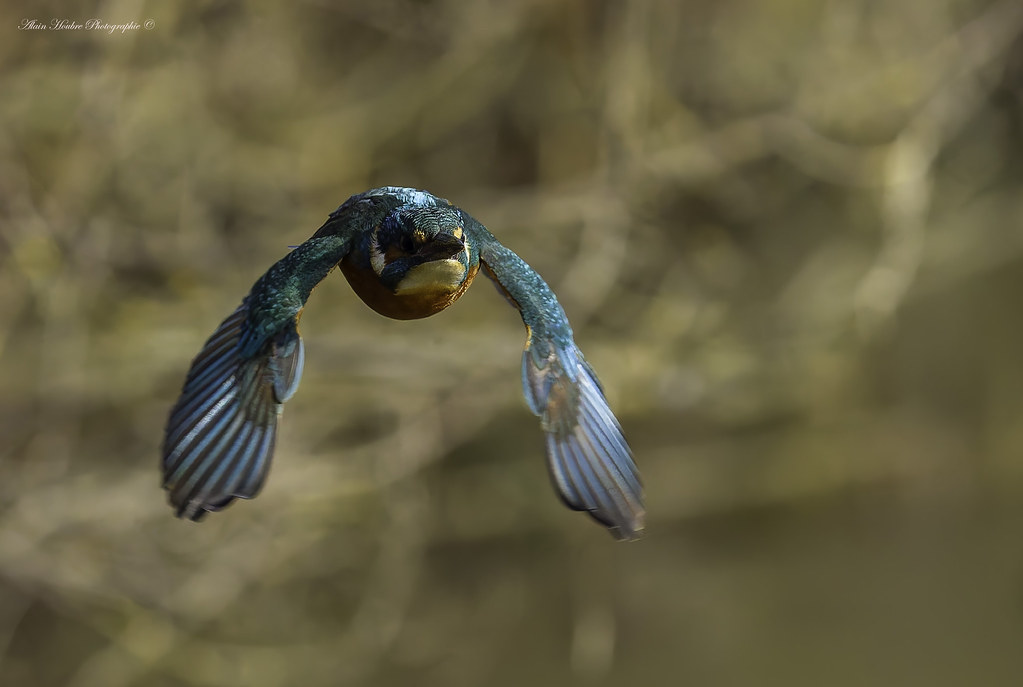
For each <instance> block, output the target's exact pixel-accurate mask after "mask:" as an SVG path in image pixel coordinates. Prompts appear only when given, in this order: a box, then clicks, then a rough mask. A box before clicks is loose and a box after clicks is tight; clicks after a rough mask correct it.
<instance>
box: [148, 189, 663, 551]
mask: <svg viewBox="0 0 1023 687" xmlns="http://www.w3.org/2000/svg"><path fill="white" fill-rule="evenodd" d="M335 266H338V267H340V268H341V272H342V274H344V275H345V277H346V278H347V280H348V283H349V284H350V285H351V287H352V289H353V290H354V291H355V293H356V294H358V296H359V297H360V298H361V299H362V300H363V301H364V302H365V303H366V304H367V305H368V306H369V307H371V308H372V309H373V310H375V311H377V312H378V313H380V314H381V315H384V316H386V317H391V318H395V319H399V320H411V319H417V318H422V317H428V316H429V315H433V314H434V313H437V312H440V311H441V310H443V309H444V308H446V307H448V306H449V305H451V304H452V303H454V302H455V301H456V300H458V298H459V297H460V296H461V295H462V294H463V293H464V292H465V290H466V289H467V288H469V285H470V284H471V283H472V281H473V279H474V278H475V277H476V273H477V272H478V271H479V269H480V267H481V266H482V267H483V270H484V272H485V273H486V275H487V276H488V277H490V279H491V280H493V281H494V283H495V284H496V285H497V287H498V289H499V290H500V291H501V292H502V293H503V294H504V295H505V297H506V298H507V299H508V301H509V302H510V303H511V304H512V305H513V306H515V308H517V309H518V311H519V313H520V314H521V316H522V321H523V323H525V325H526V345H525V350H524V351H523V354H522V387H523V390H524V392H525V396H526V403H527V404H528V406H529V409H530V410H531V411H532V412H533V413H534V414H535V415H537V416H539V418H540V425H541V428H542V429H543V432H544V436H545V438H546V448H547V466H548V468H549V471H550V475H551V478H552V481H553V483H554V486H555V487H556V489H557V491H558V493H559V495H560V496H561V498H562V500H563V501H564V502H565V504H567V505H568V506H569V507H570V508H572V509H574V510H580V511H586V512H587V513H589V514H590V516H592V517H593V518H594V519H595V520H597V521H598V522H600V523H602V524H603V525H605V526H606V527H607V528H608V529H609V530H610V532H611V533H612V534H613V535H614V536H615V537H616V538H618V539H635V538H637V537H638V536H639V534H640V533H641V532H642V530H643V525H644V517H645V510H644V506H643V490H642V486H641V484H640V479H639V472H638V471H637V469H636V465H635V463H634V462H633V460H632V452H631V451H630V449H629V446H628V444H627V443H626V441H625V437H624V436H623V434H622V429H621V426H620V425H619V424H618V420H617V419H616V418H615V416H614V414H613V413H612V412H611V409H610V408H609V407H608V404H607V400H606V399H605V398H604V393H603V390H602V388H601V386H600V382H599V381H598V380H597V376H596V374H595V373H594V371H593V368H591V367H590V365H589V363H587V362H586V360H585V358H583V354H582V352H581V351H580V350H579V349H578V348H577V347H576V345H575V341H574V340H573V338H572V329H571V327H570V326H569V324H568V319H567V318H566V317H565V311H564V310H562V308H561V305H560V304H559V303H558V301H557V298H555V296H554V292H553V291H551V289H550V287H549V286H547V283H546V282H544V280H543V279H542V278H541V277H540V275H539V274H537V273H536V272H535V271H534V270H533V269H532V268H531V267H530V266H529V265H527V264H526V263H525V262H523V260H522V259H521V258H519V256H517V255H516V254H515V253H513V252H512V251H510V250H508V249H507V248H505V247H504V246H503V245H501V244H500V243H499V242H498V240H497V239H496V238H494V235H493V234H491V233H490V232H489V231H487V229H486V227H484V226H483V225H482V224H480V223H479V222H478V221H476V220H475V219H473V218H472V217H471V216H469V214H468V213H466V212H465V211H464V210H461V209H459V208H457V207H454V206H453V205H451V203H449V202H448V201H446V200H444V199H442V198H438V197H436V196H434V195H432V194H430V193H427V192H425V191H418V190H415V189H411V188H402V187H396V186H385V187H383V188H377V189H373V190H370V191H366V192H365V193H360V194H358V195H354V196H352V197H351V198H349V199H348V200H347V201H345V203H344V204H343V205H341V207H339V208H338V209H337V210H335V211H334V212H332V213H331V214H330V216H329V217H328V218H327V221H326V222H325V223H324V224H323V226H321V227H320V228H319V229H318V230H317V231H316V233H315V234H313V235H312V237H311V238H310V239H309V240H308V241H306V242H305V243H303V244H302V245H300V246H298V247H296V248H295V249H294V250H292V251H291V252H290V253H288V254H287V255H286V256H284V258H282V259H281V260H279V261H278V262H277V263H276V264H275V265H273V266H272V267H271V268H270V269H269V270H267V272H266V274H264V275H263V276H262V277H260V278H259V279H258V280H257V281H256V283H255V284H254V285H253V286H252V290H251V291H249V295H248V296H246V297H245V299H244V300H243V301H242V303H241V305H240V306H238V308H237V309H236V310H235V311H234V312H233V313H231V315H229V316H228V317H227V319H225V320H224V321H223V322H222V323H221V324H220V326H219V327H218V328H217V330H216V331H215V332H214V333H213V335H212V336H210V338H209V339H208V340H207V341H206V344H205V345H204V346H203V348H202V350H201V351H199V354H198V355H197V356H196V357H195V360H193V361H192V367H191V369H189V371H188V376H187V377H186V379H185V384H184V387H183V389H182V391H181V397H180V398H179V399H178V401H177V403H176V404H175V405H174V408H173V409H172V410H171V412H170V417H169V419H168V421H167V429H166V434H165V436H164V442H163V475H164V478H163V486H164V488H165V489H166V490H167V491H168V494H169V500H170V503H171V505H172V506H174V508H175V509H176V511H177V515H178V517H182V518H188V519H190V520H200V519H202V518H203V517H204V516H205V515H206V514H207V513H208V512H211V511H218V510H220V509H222V508H224V507H225V506H227V505H228V504H229V503H231V502H232V501H233V500H234V499H236V498H242V499H248V498H252V497H254V496H256V494H257V493H258V492H259V490H260V488H261V487H262V486H263V483H264V481H265V480H266V476H267V473H268V471H269V468H270V459H271V457H272V456H273V451H274V443H275V440H276V437H277V421H278V418H279V417H280V415H281V411H282V409H283V407H284V403H285V402H287V400H288V399H289V398H291V396H292V394H294V393H295V390H296V389H297V388H298V383H299V380H300V378H301V376H302V367H303V363H304V362H305V353H304V349H303V344H302V338H301V336H299V333H298V319H299V317H300V316H301V314H302V309H303V308H304V307H305V303H306V299H307V298H308V297H309V293H310V292H311V291H312V290H313V288H314V287H315V286H316V285H317V284H319V283H320V281H322V280H323V279H324V278H325V277H326V276H327V274H329V273H330V271H331V270H333V269H334V267H335Z"/></svg>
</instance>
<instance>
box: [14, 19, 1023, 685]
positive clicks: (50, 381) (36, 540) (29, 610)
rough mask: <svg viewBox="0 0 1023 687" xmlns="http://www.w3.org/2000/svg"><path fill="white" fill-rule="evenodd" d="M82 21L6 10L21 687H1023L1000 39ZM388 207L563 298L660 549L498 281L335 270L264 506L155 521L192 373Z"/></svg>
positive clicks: (982, 23) (701, 26) (1019, 40)
mask: <svg viewBox="0 0 1023 687" xmlns="http://www.w3.org/2000/svg"><path fill="white" fill-rule="evenodd" d="M64 5H66V3H48V4H47V3H42V4H35V3H33V4H31V5H29V4H28V3H23V4H22V5H21V6H18V3H8V4H6V5H4V6H3V8H2V9H0V654H2V661H0V684H3V685H17V686H28V687H34V686H36V685H39V686H47V685H71V686H73V687H92V686H95V687H118V686H128V685H139V686H142V685H145V686H146V687H162V686H165V685H166V686H169V685H210V686H217V685H246V686H252V687H263V686H267V687H272V686H284V685H304V686H305V685H309V686H317V685H343V684H367V685H428V686H432V685H436V686H444V687H459V686H462V685H465V686H475V685H495V686H499V687H500V686H506V685H507V686H519V685H536V686H540V685H573V684H579V685H583V684H585V685H641V684H646V685H699V686H703V685H754V686H759V685H784V686H792V685H807V686H813V687H817V686H826V687H845V686H850V687H851V686H860V685H871V686H874V685H898V686H904V685H927V686H944V685H949V686H952V685H985V686H995V685H1017V684H1020V679H1021V675H1023V652H1021V650H1020V647H1021V646H1023V550H1021V548H1023V547H1021V536H1020V535H1021V532H1023V499H1021V497H1023V464H1021V460H1020V452H1021V448H1023V423H1021V416H1023V365H1021V357H1023V323H1021V307H1020V305H1021V294H1023V227H1021V224H1023V194H1021V192H1020V188H1021V182H1023V164H1021V151H1023V86H1021V84H1023V5H1021V4H1020V3H1019V2H1018V0H1007V1H1001V2H987V1H981V0H901V1H899V2H889V3H883V2H870V1H867V0H860V1H858V0H831V1H827V2H821V1H820V0H770V1H762V0H718V1H715V2H710V1H708V0H700V1H696V0H690V1H682V2H679V1H677V0H638V1H630V2H623V1H610V0H609V1H608V2H604V3H599V2H584V1H582V0H559V1H550V0H531V1H530V0H509V1H498V0H492V1H488V2H455V1H454V0H451V1H448V2H443V1H437V2H413V1H404V2H402V1H379V2H362V3H329V2H325V1H323V2H299V3H294V4H291V5H285V4H283V3H282V4H280V5H278V4H275V3H271V2H248V3H246V2H192V3H179V4H176V5H175V4H172V3H158V2H133V1H130V0H126V1H123V2H109V3H102V4H100V5H98V6H93V7H83V8H79V9H69V8H68V7H66V6H64ZM94 17H95V18H99V19H101V20H103V21H105V22H110V23H124V22H128V21H136V22H138V23H140V24H141V23H143V22H144V21H146V20H147V19H151V20H152V21H153V22H154V26H153V28H152V29H151V30H147V29H145V28H139V29H137V30H130V31H127V32H125V33H123V34H122V33H114V34H112V35H111V34H107V33H104V32H100V31H88V30H71V31H52V30H51V31H23V30H19V28H18V27H19V25H20V24H21V22H22V21H23V20H25V19H36V20H38V21H40V22H42V23H48V22H49V21H50V20H51V19H59V18H64V19H72V20H77V21H83V22H84V21H85V20H87V19H90V18H94ZM383 184H395V185H406V186H416V187H420V188H425V189H427V190H430V191H432V192H433V193H436V194H438V195H441V196H444V197H447V198H449V199H451V200H452V201H453V202H455V203H456V204H458V205H460V206H462V207H464V208H465V209H466V210H468V211H469V212H470V213H472V214H473V215H474V216H476V217H477V218H479V219H480V220H481V221H483V222H484V223H485V224H487V225H488V227H489V228H490V229H491V230H492V231H493V232H494V233H495V234H496V235H497V236H498V237H499V238H500V239H501V240H502V241H503V242H505V243H506V244H507V245H508V246H509V247H511V248H512V249H513V250H515V251H517V252H518V253H519V254H520V255H522V257H523V258H524V259H526V260H527V261H528V262H529V263H530V264H531V265H533V266H534V267H535V268H537V269H538V270H539V271H540V272H541V274H543V275H544V277H545V278H546V279H547V280H548V281H549V282H550V283H551V285H552V286H553V287H554V289H555V291H556V292H557V293H558V295H559V297H560V298H561V302H562V304H563V305H564V307H565V310H566V311H567V312H568V314H569V317H570V318H571V320H572V323H573V325H574V327H575V329H576V335H577V340H578V342H579V344H580V346H581V348H582V349H583V350H584V351H585V352H586V355H587V356H588V358H589V359H590V361H591V362H592V363H593V365H594V367H595V368H596V369H597V371H598V373H599V374H600V377H601V379H602V381H603V382H604V385H605V386H606V389H607V395H608V397H609V399H610V402H611V405H612V407H613V408H614V409H615V410H616V412H617V413H618V415H619V417H620V419H621V421H622V424H623V426H624V428H625V432H626V434H627V436H628V437H629V439H630V441H631V443H632V446H633V448H634V450H635V454H636V460H637V462H638V463H639V465H640V467H641V469H642V471H643V474H644V477H645V482H646V487H647V501H648V510H649V523H648V532H647V536H646V537H645V538H644V539H643V540H642V541H640V542H638V543H635V544H616V543H615V542H614V541H613V540H612V539H611V537H609V536H608V535H607V534H606V533H605V532H603V531H602V529H601V528H600V527H598V526H596V525H595V524H593V523H592V522H589V521H588V519H587V518H586V517H585V516H583V515H580V514H575V513H571V512H569V511H567V510H565V509H564V508H563V507H562V506H561V505H560V504H559V503H558V501H557V499H556V497H555V495H554V492H553V490H552V489H551V487H550V485H549V483H548V478H547V475H546V472H545V469H544V461H543V442H542V436H541V433H540V431H539V429H538V426H537V424H538V423H537V421H536V419H535V418H533V417H532V416H531V415H530V414H529V413H528V411H527V410H526V408H525V404H524V402H523V400H522V398H521V392H520V388H519V380H518V369H519V353H520V350H521V344H522V341H523V331H522V327H521V324H520V322H519V321H518V319H517V315H516V313H515V312H514V311H513V310H512V309H511V308H509V307H507V305H506V304H505V303H504V301H503V299H502V298H501V297H500V296H499V294H497V293H496V292H495V291H494V290H493V289H492V288H490V286H489V285H488V284H487V283H485V282H481V283H480V285H478V286H477V287H476V288H474V289H472V290H470V291H469V292H468V293H467V294H466V296H465V297H464V298H463V299H462V301H461V302H459V303H458V304H457V305H456V306H455V307H453V308H451V309H450V310H449V311H447V312H444V313H442V314H440V315H438V316H436V317H434V318H431V319H428V320H423V321H418V322H395V321H390V320H386V319H384V318H381V317H379V316H377V315H376V314H375V313H373V312H371V311H370V310H369V309H368V308H366V307H365V306H364V305H363V304H362V303H361V302H359V301H358V299H357V298H356V297H355V296H354V295H353V294H352V293H351V291H350V289H349V288H348V287H347V285H346V284H345V283H344V280H343V279H342V278H341V277H340V276H337V275H332V277H331V278H330V279H328V280H327V282H326V283H325V284H324V285H323V286H321V287H320V289H319V290H318V291H317V292H316V293H315V294H314V295H313V297H312V299H311V307H310V308H309V309H308V312H307V314H306V316H305V317H304V318H303V321H302V325H303V331H304V334H305V337H306V342H307V365H306V374H305V378H304V379H303V382H302V387H301V389H300V391H299V393H298V394H297V395H296V396H295V398H294V400H292V401H291V402H290V403H289V404H288V408H287V412H286V415H285V420H284V426H283V431H282V435H281V437H280V441H279V446H278V451H277V460H276V463H275V467H274V471H273V474H272V476H271V479H270V481H269V483H268V485H267V487H266V489H265V490H264V492H263V494H262V495H261V496H260V498H259V499H258V500H257V501H255V502H251V503H241V504H237V505H235V506H233V507H232V508H230V509H229V510H228V511H226V512H224V513H222V514H219V515H215V516H213V517H211V518H209V519H208V521H207V522H205V523H203V524H202V525H198V526H197V525H193V524H191V523H186V522H180V521H177V520H175V519H174V518H173V516H172V513H171V511H170V509H169V508H168V507H167V506H166V504H165V501H164V495H163V493H162V492H161V491H160V488H159V475H158V468H157V463H158V452H159V444H160V441H161V438H162V431H163V423H164V420H165V417H166V413H167V411H168V409H169V407H170V406H171V404H172V403H173V401H174V399H175V397H176V395H177V392H178V390H179V388H180V384H181V382H182V379H183V376H184V373H185V371H186V369H187V366H188V363H189V360H190V359H191V356H192V355H194V354H195V352H196V351H197V350H198V348H199V346H200V345H201V343H202V341H203V340H204V339H205V337H206V336H207V335H208V334H209V333H210V332H211V331H212V330H213V329H214V327H215V326H216V324H217V323H218V322H219V321H220V319H221V318H222V317H224V316H225V315H226V314H227V313H229V312H230V311H231V310H232V309H233V308H234V307H235V306H236V304H237V303H238V301H239V300H240V298H241V297H242V296H243V295H244V294H245V293H246V291H247V290H248V288H249V286H250V284H251V283H252V282H253V280H254V279H255V278H256V277H258V276H259V275H260V274H261V273H262V272H263V271H264V270H265V269H266V268H267V267H268V266H269V265H270V264H272V262H273V261H274V260H276V259H278V258H279V257H280V256H282V255H283V254H284V253H285V252H286V251H287V247H288V246H289V245H294V244H297V243H300V242H301V241H303V240H304V239H305V238H306V237H307V236H309V235H310V234H311V233H312V232H313V231H314V230H315V229H316V227H317V226H319V224H320V222H321V221H322V220H323V218H324V217H325V216H326V214H327V213H328V212H329V211H331V210H332V209H334V208H335V207H336V206H337V205H338V204H340V203H341V202H342V201H343V200H344V199H345V198H347V197H348V196H349V195H351V194H353V193H356V192H360V191H363V190H365V189H367V188H370V187H373V186H378V185H383Z"/></svg>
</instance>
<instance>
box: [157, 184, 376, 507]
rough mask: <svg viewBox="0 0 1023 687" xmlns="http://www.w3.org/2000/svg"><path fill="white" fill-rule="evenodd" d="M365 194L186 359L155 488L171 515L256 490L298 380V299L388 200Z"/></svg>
mask: <svg viewBox="0 0 1023 687" xmlns="http://www.w3.org/2000/svg"><path fill="white" fill-rule="evenodd" d="M371 194H372V192H369V193H367V194H362V195H360V196H353V197H352V198H351V199H349V200H348V201H347V202H346V203H345V204H344V205H342V206H341V207H340V208H338V209H337V210H336V211H335V212H334V213H333V214H331V216H330V218H329V219H328V220H327V222H326V223H325V224H324V225H323V226H322V227H321V228H320V229H319V230H318V231H317V232H316V234H314V235H313V237H312V238H310V239H309V240H308V241H306V242H305V243H303V244H302V245H301V246H299V247H298V248H296V249H295V250H293V251H292V252H291V253H289V254H288V255H286V256H285V257H284V258H283V259H282V260H280V261H278V262H277V263H276V264H275V265H274V266H273V267H271V268H270V269H269V270H268V271H267V272H266V274H264V275H263V276H262V277H260V278H259V280H258V281H257V282H256V283H255V285H253V287H252V290H251V291H250V292H249V295H248V296H247V297H246V298H245V300H244V301H243V302H242V304H241V306H240V307H239V308H238V309H237V310H235V311H234V313H232V314H231V316H230V317H228V318H227V319H226V320H224V321H223V323H221V325H220V327H219V328H218V329H217V330H216V331H215V332H214V333H213V336H211V337H210V338H209V340H207V341H206V344H205V346H203V348H202V350H201V351H200V352H199V355H198V356H196V358H195V360H194V361H192V367H191V369H190V370H189V372H188V377H187V378H186V380H185V385H184V388H183V389H182V391H181V397H180V398H179V399H178V402H177V404H176V405H175V406H174V408H173V409H172V410H171V413H170V418H169V419H168V421H167V429H166V433H165V436H164V443H163V474H164V479H163V486H164V488H165V489H167V491H168V493H169V498H170V502H171V505H173V506H174V507H175V509H176V510H177V514H178V517H184V518H189V519H191V520H200V519H202V518H203V517H204V516H205V515H206V513H207V512H209V511H217V510H220V509H221V508H223V507H224V506H226V505H227V504H229V503H230V502H231V501H233V500H234V499H236V498H243V499H248V498H252V497H253V496H255V495H256V494H257V493H258V492H259V490H260V488H261V487H262V486H263V482H264V481H265V480H266V475H267V472H268V470H269V467H270V459H271V457H272V456H273V450H274V442H275V440H276V437H277V419H278V418H279V417H280V415H281V410H282V408H283V405H284V402H285V401H287V400H288V399H289V398H291V396H292V394H294V393H295V389H296V388H297V387H298V383H299V380H300V379H301V377H302V366H303V361H304V357H305V355H304V350H303V345H302V338H301V337H300V336H299V333H298V318H299V315H300V313H301V311H302V308H303V307H305V302H306V299H307V298H308V297H309V293H310V292H311V291H312V289H313V288H314V287H315V286H316V285H317V284H318V283H319V282H320V281H322V280H323V278H324V277H326V276H327V274H328V273H329V272H330V270H331V269H333V267H334V266H335V265H337V263H338V262H339V261H340V260H341V259H342V258H343V257H344V256H345V255H346V254H347V253H348V251H349V249H350V246H351V243H352V241H353V239H354V237H355V236H356V235H357V234H358V233H359V232H360V231H363V230H365V229H369V228H372V226H373V225H374V223H375V222H378V221H379V219H380V218H382V217H383V216H384V214H386V212H388V211H389V210H390V208H391V207H392V206H393V205H395V204H396V200H395V199H394V198H393V196H392V195H383V194H377V195H375V196H373V195H371Z"/></svg>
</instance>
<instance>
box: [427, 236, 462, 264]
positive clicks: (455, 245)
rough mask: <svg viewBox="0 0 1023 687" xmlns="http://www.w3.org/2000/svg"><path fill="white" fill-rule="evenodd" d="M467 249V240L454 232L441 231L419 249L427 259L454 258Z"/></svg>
mask: <svg viewBox="0 0 1023 687" xmlns="http://www.w3.org/2000/svg"><path fill="white" fill-rule="evenodd" d="M464 250H465V240H464V239H460V238H458V237H456V236H453V235H452V234H448V233H446V232H441V233H439V234H437V235H436V236H435V237H434V238H433V239H432V240H430V241H429V242H427V243H425V244H424V245H423V247H422V248H420V249H419V254H420V255H422V256H423V257H424V258H426V259H427V260H444V259H445V258H453V257H455V256H456V255H458V254H459V253H461V252H462V251H464Z"/></svg>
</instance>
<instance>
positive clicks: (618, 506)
mask: <svg viewBox="0 0 1023 687" xmlns="http://www.w3.org/2000/svg"><path fill="white" fill-rule="evenodd" d="M466 220H467V221H466V231H467V233H471V235H472V236H473V238H474V239H475V240H476V241H477V242H478V243H479V245H480V259H481V261H482V262H483V265H484V267H485V269H486V273H487V276H489V277H490V278H491V279H492V280H493V281H494V282H495V283H496V284H497V285H498V287H499V289H500V290H501V291H502V292H503V293H504V295H505V296H506V297H507V298H508V300H509V302H511V303H512V305H514V306H515V307H516V308H517V309H518V310H519V312H520V314H521V315H522V321H523V322H524V323H525V325H526V327H527V338H526V348H525V351H523V354H522V388H523V391H524V393H525V397H526V403H527V404H528V405H529V408H530V410H532V411H533V413H534V414H535V415H537V416H539V417H540V422H541V427H542V428H543V431H544V434H545V439H546V448H547V463H548V467H549V469H550V474H551V479H552V481H553V482H554V485H555V487H556V488H557V490H558V493H559V494H560V495H561V498H562V500H563V501H564V502H565V503H566V504H567V505H568V506H569V507H570V508H573V509H575V510H583V511H587V512H588V513H589V514H590V515H591V516H592V517H593V518H594V519H596V520H597V521H599V522H601V523H603V524H604V525H606V526H607V527H608V528H609V529H610V530H611V533H612V534H614V535H615V536H616V537H618V538H619V539H635V538H636V537H638V536H639V534H640V533H641V532H642V530H643V527H644V520H645V516H646V511H645V508H644V506H643V487H642V484H641V482H640V478H639V472H638V470H637V469H636V464H635V463H634V462H633V459H632V451H631V450H630V449H629V445H628V443H626V441H625V437H624V435H623V434H622V428H621V425H619V423H618V420H617V418H615V416H614V414H613V413H612V412H611V409H610V407H608V404H607V400H606V399H605V398H604V392H603V389H602V388H601V386H600V382H599V381H597V376H596V374H595V373H594V372H593V368H591V367H590V365H589V363H587V362H586V360H585V358H583V354H582V352H581V351H580V350H579V349H578V348H577V347H576V345H575V341H574V339H573V337H572V329H571V327H570V326H569V323H568V319H567V318H566V317H565V312H564V310H562V308H561V305H560V304H559V303H558V301H557V298H556V297H555V296H554V292H553V291H551V289H550V287H548V286H547V283H546V282H544V280H543V279H542V278H541V277H540V275H539V274H537V273H536V272H535V271H534V270H533V269H532V268H530V267H529V265H527V264H526V263H525V262H524V261H523V260H522V259H521V258H519V257H518V256H517V255H515V253H513V252H512V251H510V250H508V249H507V248H505V247H504V246H502V245H501V244H500V243H499V242H498V241H497V239H495V238H494V236H493V235H492V234H490V232H488V231H487V230H486V229H485V228H484V227H483V226H482V225H480V224H479V223H478V222H476V221H475V220H472V218H471V217H468V215H466Z"/></svg>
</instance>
